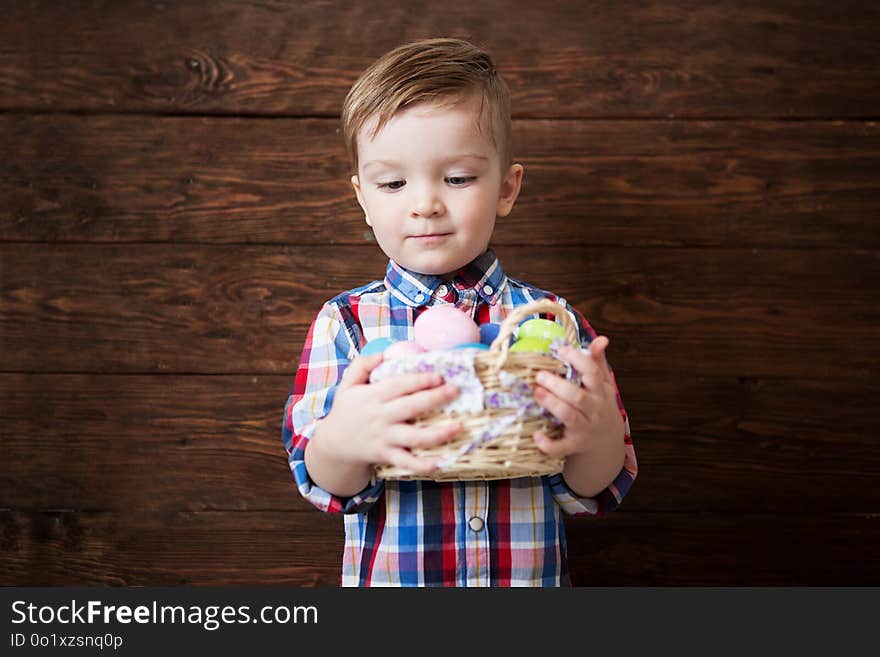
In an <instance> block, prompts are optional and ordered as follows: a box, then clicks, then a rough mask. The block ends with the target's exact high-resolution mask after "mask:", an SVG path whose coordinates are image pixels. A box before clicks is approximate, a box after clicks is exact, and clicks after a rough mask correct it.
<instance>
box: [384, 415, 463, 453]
mask: <svg viewBox="0 0 880 657" xmlns="http://www.w3.org/2000/svg"><path fill="white" fill-rule="evenodd" d="M395 426H396V428H398V430H399V433H398V435H397V436H395V442H397V443H398V444H400V445H403V446H405V447H408V448H410V449H413V448H421V449H425V448H428V447H438V446H440V445H442V444H444V443H447V442H449V441H450V440H452V439H453V438H455V437H456V436H458V435H459V434H460V433H461V430H462V428H463V427H462V424H461V422H443V423H441V424H436V425H431V426H428V427H423V426H413V425H410V424H397V425H395Z"/></svg>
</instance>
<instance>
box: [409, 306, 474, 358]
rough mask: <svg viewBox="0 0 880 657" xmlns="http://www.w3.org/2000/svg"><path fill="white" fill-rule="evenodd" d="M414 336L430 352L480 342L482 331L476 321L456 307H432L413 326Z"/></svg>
mask: <svg viewBox="0 0 880 657" xmlns="http://www.w3.org/2000/svg"><path fill="white" fill-rule="evenodd" d="M413 335H414V336H415V341H416V342H418V343H419V344H420V345H421V346H422V347H424V348H425V349H427V350H429V351H430V350H432V349H451V348H452V347H454V346H456V345H459V344H464V343H466V342H479V341H480V329H478V328H477V325H476V324H474V320H472V319H471V318H470V316H468V315H467V314H466V313H464V312H463V311H461V310H459V309H458V308H456V307H455V306H431V307H430V308H428V309H427V310H425V311H424V312H423V313H422V314H421V315H419V316H418V317H417V318H416V321H415V323H414V324H413Z"/></svg>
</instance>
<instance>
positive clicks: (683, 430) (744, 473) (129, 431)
mask: <svg viewBox="0 0 880 657" xmlns="http://www.w3.org/2000/svg"><path fill="white" fill-rule="evenodd" d="M618 377H619V379H618V381H619V385H620V388H621V394H622V396H623V399H624V403H625V405H626V407H627V411H628V412H629V414H630V419H631V420H630V421H631V425H632V431H633V438H634V440H635V443H636V453H637V456H638V461H639V476H638V478H637V480H636V484H635V486H634V487H633V489H632V490H631V492H630V494H629V495H628V496H627V498H626V499H625V501H624V504H623V506H622V507H621V508H622V509H624V510H625V511H626V512H632V511H676V512H682V513H683V512H691V513H705V512H729V513H743V512H752V511H755V510H759V511H762V512H767V513H779V514H783V513H786V512H788V511H790V510H791V509H809V510H810V511H811V512H814V513H819V512H856V511H858V512H871V511H874V510H876V509H878V508H880V488H878V487H877V486H876V485H875V483H876V481H877V478H878V476H880V445H878V442H877V438H876V437H877V435H878V434H880V421H878V418H877V414H876V411H875V404H874V403H873V395H874V393H873V392H872V391H870V390H867V389H866V387H865V386H864V384H863V383H861V382H858V381H849V380H847V379H840V380H831V379H827V380H805V381H797V380H785V379H746V378H744V379H708V378H695V377H684V378H679V377H661V378H658V377H652V376H644V375H639V374H636V373H633V374H631V375H628V376H622V375H618ZM291 380H292V376H290V377H284V376H259V377H240V376H174V375H168V376H101V375H58V374H55V375H33V374H6V375H0V407H2V409H3V411H2V418H0V420H2V422H0V436H2V442H3V459H2V460H0V508H10V509H18V510H31V511H42V510H48V509H72V510H89V511H104V510H112V511H118V512H126V511H132V512H135V511H136V512H160V511H180V510H185V511H202V510H217V511H269V510H276V511H303V510H311V509H312V507H311V505H309V504H308V503H307V502H305V501H304V500H303V499H302V498H301V497H300V495H299V493H298V492H297V490H296V488H295V486H294V483H293V478H292V476H291V474H290V472H289V470H288V467H287V461H286V454H285V452H284V449H283V447H282V444H281V439H280V438H281V436H280V434H281V429H280V427H281V418H282V412H283V407H284V400H285V399H286V397H287V393H288V390H289V386H290V383H291ZM805 409H806V410H805Z"/></svg>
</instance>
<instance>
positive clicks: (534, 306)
mask: <svg viewBox="0 0 880 657" xmlns="http://www.w3.org/2000/svg"><path fill="white" fill-rule="evenodd" d="M537 313H553V315H554V316H556V317H557V318H558V319H560V320H561V321H562V327H563V328H564V329H565V339H566V340H567V341H568V342H569V344H571V345H572V346H575V347H577V346H578V345H579V344H580V343H579V341H578V330H577V327H576V326H575V324H574V322H573V321H572V320H571V315H569V314H568V311H567V310H566V309H565V308H564V307H562V306H561V305H559V304H558V303H556V302H555V301H550V299H538V300H537V301H532V302H531V303H527V304H524V305H522V306H517V307H516V308H514V309H513V310H512V311H511V313H510V314H509V315H508V316H507V317H505V318H504V321H503V322H502V323H501V328H500V329H499V330H498V337H496V338H495V339H494V340H493V341H492V345H491V346H490V347H489V350H490V351H491V352H492V353H493V354H495V356H496V360H495V365H494V369H495V370H496V371H497V370H499V369H501V367H502V366H503V365H504V363H505V362H506V361H507V354H508V351H509V349H510V336H511V335H513V331H514V329H515V328H516V327H517V326H519V323H520V322H521V321H522V320H524V319H525V318H526V317H528V316H529V315H535V314H537Z"/></svg>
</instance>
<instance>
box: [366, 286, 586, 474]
mask: <svg viewBox="0 0 880 657" xmlns="http://www.w3.org/2000/svg"><path fill="white" fill-rule="evenodd" d="M548 312H549V313H553V314H554V315H555V316H556V317H557V319H558V320H559V321H560V322H561V323H562V325H563V328H564V329H565V339H566V341H568V342H569V343H570V344H572V345H574V346H578V345H579V342H578V333H577V327H576V326H575V325H574V322H573V321H572V319H571V316H570V315H569V314H568V311H566V310H565V308H563V307H562V306H560V305H559V304H557V303H554V302H552V301H550V300H548V299H541V300H539V301H534V302H532V303H528V304H525V305H522V306H518V307H517V308H515V309H514V310H513V311H512V312H511V313H510V315H508V316H507V318H506V319H505V320H504V322H503V323H502V324H501V328H500V330H499V332H498V337H497V338H496V339H495V340H494V341H493V342H492V345H491V347H490V349H489V350H487V351H480V352H477V354H476V356H475V357H474V369H475V371H476V374H477V377H478V378H479V379H480V383H481V384H482V386H483V388H484V390H485V396H486V397H487V398H488V396H489V395H490V394H492V393H493V392H497V391H501V390H502V388H501V382H500V380H499V372H501V371H504V372H508V373H510V374H513V375H515V376H516V377H518V378H519V380H520V381H522V382H525V383H527V384H528V385H529V387H530V388H531V389H533V387H534V385H535V376H536V375H537V373H538V372H539V371H541V370H546V371H548V372H553V373H555V374H558V375H561V376H565V377H568V378H572V375H573V373H572V371H571V370H570V368H569V367H568V365H566V364H565V363H564V362H562V361H560V360H558V359H556V358H554V357H553V356H551V355H549V354H546V353H537V352H535V353H524V352H515V353H510V352H509V351H508V349H509V343H510V340H509V338H510V336H511V334H512V333H513V331H514V330H515V329H516V327H517V326H519V323H520V322H521V321H522V320H524V319H526V318H527V317H529V315H534V314H537V313H548ZM411 358H418V356H414V357H411ZM511 413H515V411H512V410H511V409H509V408H504V409H494V408H484V409H483V410H482V411H481V412H479V413H471V414H464V413H463V414H454V415H453V414H448V413H445V412H443V411H441V410H438V411H437V412H434V413H431V414H429V415H425V416H422V417H420V418H418V419H417V420H415V421H414V423H415V424H416V425H418V426H429V425H431V424H435V423H445V422H448V421H449V420H451V419H455V420H458V421H459V422H461V424H462V427H463V428H462V431H461V433H460V434H459V435H458V436H456V437H455V438H454V439H453V440H451V441H450V442H447V443H445V444H443V445H440V446H437V447H430V448H423V449H413V450H412V451H413V453H414V454H416V455H417V456H432V457H439V458H440V459H441V460H445V461H447V464H446V465H445V466H444V467H443V468H441V469H438V470H434V471H433V472H430V473H427V474H417V475H416V474H413V473H412V472H410V471H407V470H404V469H401V468H398V467H395V466H392V465H379V466H377V467H376V468H375V474H376V476H377V477H379V478H381V479H429V480H433V481H462V480H490V479H512V478H516V477H532V476H541V475H545V474H555V473H557V472H561V471H562V467H563V465H564V460H563V459H558V458H551V457H549V456H547V455H546V454H544V453H543V452H541V451H540V450H539V449H538V447H537V445H535V441H534V439H533V438H532V435H533V434H534V433H535V432H536V431H538V430H540V431H542V432H544V433H545V434H547V435H548V436H550V437H551V438H558V437H560V436H561V435H562V426H561V425H560V424H559V423H557V422H556V421H554V419H553V418H551V417H548V416H547V415H546V414H543V415H539V416H531V417H520V418H517V419H516V420H515V421H513V422H511V421H510V417H509V416H510V414H511ZM504 417H506V418H507V419H506V422H508V424H507V426H504V427H503V429H498V426H499V425H498V424H495V429H492V432H493V433H498V435H497V436H495V437H493V438H492V439H490V440H485V441H480V436H482V435H484V432H485V431H486V430H487V429H488V428H490V427H492V425H493V423H498V422H499V421H500V420H501V419H502V418H504ZM475 442H478V443H479V444H477V445H476V446H473V444H474V443H475ZM468 446H471V448H470V449H469V451H465V452H464V453H462V451H463V450H467V449H468Z"/></svg>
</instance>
